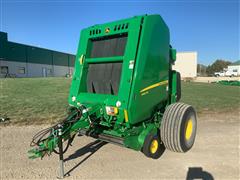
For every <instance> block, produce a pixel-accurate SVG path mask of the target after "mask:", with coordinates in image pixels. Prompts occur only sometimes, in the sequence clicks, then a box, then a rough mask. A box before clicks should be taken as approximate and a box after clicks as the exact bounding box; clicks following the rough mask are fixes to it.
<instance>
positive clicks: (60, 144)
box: [58, 128, 64, 179]
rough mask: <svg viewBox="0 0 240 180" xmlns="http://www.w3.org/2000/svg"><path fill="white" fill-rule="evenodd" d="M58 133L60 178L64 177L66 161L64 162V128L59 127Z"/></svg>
mask: <svg viewBox="0 0 240 180" xmlns="http://www.w3.org/2000/svg"><path fill="white" fill-rule="evenodd" d="M58 135H59V142H58V148H59V176H58V179H63V178H64V162H63V143H62V129H61V128H59V131H58Z"/></svg>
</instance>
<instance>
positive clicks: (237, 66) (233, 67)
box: [227, 65, 240, 75]
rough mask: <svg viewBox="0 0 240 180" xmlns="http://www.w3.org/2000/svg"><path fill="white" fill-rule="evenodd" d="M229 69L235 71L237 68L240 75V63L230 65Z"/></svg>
mask: <svg viewBox="0 0 240 180" xmlns="http://www.w3.org/2000/svg"><path fill="white" fill-rule="evenodd" d="M227 69H228V71H234V70H237V74H238V75H240V65H229V66H228V68H227Z"/></svg>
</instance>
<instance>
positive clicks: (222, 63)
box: [197, 59, 232, 76]
mask: <svg viewBox="0 0 240 180" xmlns="http://www.w3.org/2000/svg"><path fill="white" fill-rule="evenodd" d="M231 63H232V62H230V61H226V60H222V59H217V60H216V61H215V62H214V63H212V64H210V65H208V66H205V65H203V64H198V65H197V73H198V76H213V75H214V73H215V72H220V71H223V69H224V68H227V67H228V65H230V64H231Z"/></svg>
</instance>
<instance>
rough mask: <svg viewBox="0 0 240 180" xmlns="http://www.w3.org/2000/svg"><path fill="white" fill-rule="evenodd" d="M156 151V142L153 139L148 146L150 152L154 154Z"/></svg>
mask: <svg viewBox="0 0 240 180" xmlns="http://www.w3.org/2000/svg"><path fill="white" fill-rule="evenodd" d="M157 149H158V141H157V140H156V139H154V140H153V141H152V143H151V146H150V152H151V153H152V154H154V153H155V152H156V151H157Z"/></svg>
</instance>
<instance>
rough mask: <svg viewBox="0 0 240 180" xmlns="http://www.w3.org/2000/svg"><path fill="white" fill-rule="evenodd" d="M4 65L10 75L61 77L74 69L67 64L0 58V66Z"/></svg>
mask: <svg viewBox="0 0 240 180" xmlns="http://www.w3.org/2000/svg"><path fill="white" fill-rule="evenodd" d="M4 66H7V67H8V73H9V74H10V75H14V76H16V77H62V76H66V74H69V73H71V72H73V69H74V68H73V67H68V66H56V65H49V64H37V63H26V62H17V61H5V60H0V67H4ZM23 69H24V72H25V73H23ZM5 75H6V74H1V73H0V77H5Z"/></svg>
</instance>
